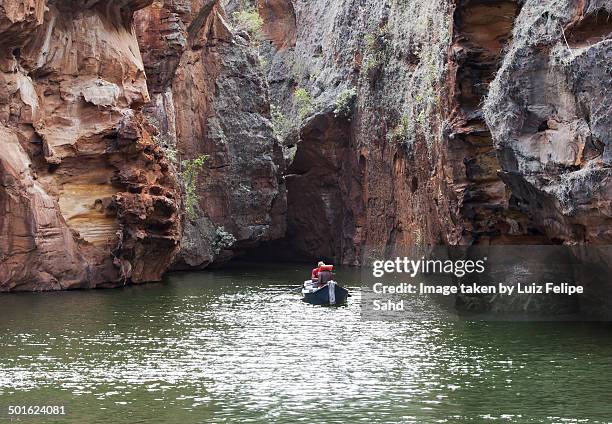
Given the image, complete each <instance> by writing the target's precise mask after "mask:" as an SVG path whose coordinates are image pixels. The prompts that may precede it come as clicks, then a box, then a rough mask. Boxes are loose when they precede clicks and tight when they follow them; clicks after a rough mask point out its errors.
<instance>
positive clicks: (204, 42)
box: [136, 1, 286, 269]
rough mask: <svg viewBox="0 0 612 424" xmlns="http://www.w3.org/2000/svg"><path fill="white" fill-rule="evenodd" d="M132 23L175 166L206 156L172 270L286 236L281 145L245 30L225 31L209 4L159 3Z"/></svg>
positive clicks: (156, 117) (153, 109)
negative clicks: (272, 123)
mask: <svg viewBox="0 0 612 424" xmlns="http://www.w3.org/2000/svg"><path fill="white" fill-rule="evenodd" d="M136 26H137V30H138V34H139V41H140V43H141V45H142V46H146V48H143V49H144V50H146V51H147V53H145V55H144V63H145V68H146V69H147V74H148V75H154V77H153V78H152V79H151V83H150V85H149V87H150V90H151V91H152V94H151V102H150V103H149V104H148V105H147V107H146V113H147V115H148V116H150V117H151V118H152V120H153V122H156V123H159V125H158V126H159V130H160V136H161V138H162V140H163V142H164V143H165V144H166V147H170V148H172V149H174V150H176V152H177V153H176V155H177V161H178V162H179V168H180V163H181V161H183V160H190V159H193V158H196V157H198V156H200V155H207V156H208V158H209V159H208V161H207V163H206V166H205V168H204V170H203V172H202V173H201V175H200V176H199V178H198V189H197V194H198V198H197V207H196V209H195V213H194V214H193V215H192V216H191V217H189V216H188V217H187V219H186V222H185V232H184V235H183V240H182V243H181V244H182V249H181V252H180V253H179V256H178V258H177V260H176V263H175V268H180V269H182V268H203V267H206V266H207V265H209V264H210V263H212V262H215V261H216V262H219V261H223V260H226V259H228V258H231V257H233V256H235V255H236V254H238V253H240V252H242V251H243V250H244V249H247V248H252V247H254V246H257V245H258V243H260V242H262V241H267V240H272V239H276V238H279V237H281V236H283V235H284V232H285V216H284V214H285V210H286V206H285V204H286V195H285V186H284V181H283V178H282V171H283V169H282V166H283V159H282V149H281V146H280V143H279V141H278V139H277V137H276V136H275V134H274V132H273V128H272V125H271V122H270V120H269V118H270V108H269V101H268V88H267V83H266V80H265V78H264V75H263V73H262V69H261V68H260V63H259V58H258V57H257V55H256V53H255V50H254V48H253V47H252V42H251V39H250V36H249V34H248V33H246V32H244V31H242V32H241V31H238V30H237V29H235V28H232V27H231V25H230V24H229V23H228V21H227V17H226V16H225V13H224V11H223V9H222V8H221V6H220V5H219V4H218V3H217V2H216V1H204V2H198V1H182V2H181V1H175V2H168V1H166V2H163V1H158V2H155V3H153V5H152V6H151V7H149V8H147V9H145V10H143V11H141V12H139V13H138V14H137V25H136ZM149 46H151V47H153V48H151V49H149V48H148V47H149ZM179 172H180V169H179Z"/></svg>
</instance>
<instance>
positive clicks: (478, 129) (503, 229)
mask: <svg viewBox="0 0 612 424" xmlns="http://www.w3.org/2000/svg"><path fill="white" fill-rule="evenodd" d="M519 9H520V5H519V3H518V2H516V1H511V0H499V1H482V0H462V1H459V2H458V4H457V7H456V9H455V13H454V41H453V46H452V49H451V53H452V54H451V69H454V76H455V79H454V101H455V108H454V110H453V113H452V117H451V122H452V135H451V142H450V145H449V151H450V155H451V161H452V162H453V163H454V164H455V167H456V168H455V169H456V171H455V172H456V174H455V175H456V182H457V183H458V184H459V185H460V186H462V187H463V195H462V201H461V211H462V216H463V217H464V219H465V220H466V228H465V230H464V240H463V242H467V243H495V242H496V240H502V239H503V240H506V241H507V239H508V237H515V238H517V237H518V238H521V239H523V240H524V236H525V235H526V232H527V231H526V228H527V218H526V217H525V216H522V215H521V214H520V213H519V212H518V211H510V210H509V209H508V206H509V193H508V192H507V190H506V186H505V184H504V182H503V181H502V179H500V177H499V176H498V170H499V169H500V164H499V160H498V157H497V152H496V150H495V146H494V143H493V138H492V135H491V132H490V131H489V129H488V127H487V125H486V123H485V120H484V114H483V111H482V102H483V99H484V98H485V96H486V95H487V93H488V89H489V84H490V83H491V81H492V80H493V79H494V78H495V74H496V72H497V70H498V68H499V64H500V61H501V57H502V55H503V52H504V48H505V46H506V45H507V43H508V42H509V41H510V37H511V31H512V26H513V23H514V19H515V18H516V16H517V15H518V13H519ZM451 78H452V77H451Z"/></svg>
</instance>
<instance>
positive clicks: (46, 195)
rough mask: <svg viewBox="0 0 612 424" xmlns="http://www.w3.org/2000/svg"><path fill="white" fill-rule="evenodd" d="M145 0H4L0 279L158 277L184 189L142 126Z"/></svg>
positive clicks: (18, 284)
mask: <svg viewBox="0 0 612 424" xmlns="http://www.w3.org/2000/svg"><path fill="white" fill-rule="evenodd" d="M146 3H147V2H143V1H108V2H91V1H89V2H85V1H82V2H74V1H70V2H69V1H47V2H45V1H19V2H6V1H5V2H3V3H2V4H0V54H1V58H0V134H1V136H0V143H1V145H2V148H1V149H0V170H1V171H2V174H1V177H2V185H1V186H0V208H1V209H2V213H1V214H0V227H1V228H2V232H1V234H0V290H2V291H6V290H54V289H67V288H82V287H99V286H114V285H119V284H126V283H128V282H134V283H137V282H143V281H155V280H159V279H160V278H161V275H162V273H163V272H164V271H165V270H166V269H167V267H168V266H169V264H170V262H171V261H172V258H173V257H174V254H175V253H176V251H177V249H178V242H179V238H180V233H181V231H180V217H179V205H180V195H179V192H178V187H177V184H176V179H175V178H174V176H173V174H172V172H171V168H170V165H169V163H168V162H167V160H166V159H165V158H164V156H163V154H162V152H161V150H160V149H159V148H158V147H157V146H156V145H155V144H154V143H153V141H152V139H151V137H150V136H149V134H148V132H147V131H146V129H145V128H144V126H143V117H142V114H141V112H140V111H139V110H140V108H141V107H142V105H144V104H145V103H146V102H148V101H149V94H148V91H147V86H146V80H145V74H144V67H143V64H142V59H141V57H140V52H139V48H138V44H137V40H136V36H135V33H134V31H133V29H132V14H133V12H134V11H135V10H136V9H138V8H141V7H144V6H146Z"/></svg>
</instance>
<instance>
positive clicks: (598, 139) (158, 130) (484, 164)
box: [0, 0, 612, 290]
mask: <svg viewBox="0 0 612 424" xmlns="http://www.w3.org/2000/svg"><path fill="white" fill-rule="evenodd" d="M611 12H612V2H610V1H609V0H608V1H605V0H580V1H573V0H560V1H555V2H552V1H536V0H527V1H515V0H454V1H450V0H428V1H424V0H412V1H400V0H383V1H381V0H359V1H346V0H329V1H325V2H323V1H319V0H314V1H313V0H154V1H153V0H150V1H129V0H113V1H107V2H101V1H84V0H82V1H79V2H74V1H70V2H69V1H62V0H55V1H54V0H47V1H44V0H20V1H6V0H5V1H0V34H1V35H2V37H1V38H0V47H1V49H0V56H1V57H0V72H1V73H0V124H1V125H0V143H2V149H0V171H1V172H2V174H1V177H2V184H1V185H0V205H1V208H2V215H1V216H0V226H1V227H2V233H1V234H0V237H1V239H0V248H1V250H0V290H39V289H40V290H45V289H64V288H77V287H97V286H112V285H118V284H124V283H128V282H141V281H151V280H157V279H159V278H160V276H161V274H162V273H163V272H164V271H165V270H167V269H169V268H170V267H173V268H174V269H201V268H205V267H207V266H209V265H211V264H218V263H222V262H224V261H226V260H228V259H230V258H232V257H235V256H237V255H240V254H242V253H244V252H248V251H253V249H255V250H256V251H262V250H263V249H265V251H266V252H267V254H268V255H275V257H280V256H283V255H287V254H289V255H290V257H291V258H292V259H296V258H309V259H310V258H327V259H331V260H334V261H336V262H340V263H345V264H354V265H357V264H360V263H361V260H362V259H361V258H362V255H363V254H364V253H366V252H367V253H379V254H385V253H386V254H389V253H390V252H392V251H393V250H394V249H397V248H401V247H402V246H410V245H430V244H449V245H472V244H480V245H491V244H608V243H609V242H610V240H611V238H612V226H611V224H612V203H611V202H612V179H611V178H610V161H611V159H610V158H611V153H610V136H609V133H610V131H609V130H610V128H611V127H612V122H611V119H612V118H611V113H610V107H611V102H612V101H611V96H612V95H611V94H610V91H609V87H610V86H611V82H612V75H611V73H610V69H612V68H611V66H610V63H611V60H612V59H611V43H612V41H611V35H610V33H611V31H612V20H611V18H610V17H609V16H610V13H611ZM198 159H202V160H204V159H205V162H204V166H203V167H202V168H201V170H200V169H199V168H198V170H197V172H196V173H195V174H190V169H191V168H190V165H192V164H193V163H194V162H193V161H194V160H198ZM187 175H192V176H193V175H195V177H194V178H195V179H194V181H189V180H188V178H187ZM179 246H180V251H179ZM262 246H263V247H262ZM177 253H178V254H177Z"/></svg>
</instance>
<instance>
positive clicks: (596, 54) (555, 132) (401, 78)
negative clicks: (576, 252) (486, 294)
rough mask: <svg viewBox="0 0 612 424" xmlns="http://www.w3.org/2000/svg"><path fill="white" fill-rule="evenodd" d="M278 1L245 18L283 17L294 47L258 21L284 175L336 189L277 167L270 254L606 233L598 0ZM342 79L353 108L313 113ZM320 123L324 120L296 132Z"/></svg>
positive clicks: (605, 95)
mask: <svg viewBox="0 0 612 424" xmlns="http://www.w3.org/2000/svg"><path fill="white" fill-rule="evenodd" d="M277 3H278V4H281V3H284V4H285V6H284V7H279V6H278V5H276V4H277ZM286 3H287V2H276V3H275V5H276V6H275V8H274V13H261V15H262V17H263V18H264V22H265V25H264V29H265V28H271V27H274V23H275V22H278V23H279V25H278V27H279V28H280V27H284V26H286V25H285V24H284V22H288V21H289V20H290V17H291V16H296V37H295V40H296V41H295V47H294V48H291V49H287V48H285V47H283V44H282V43H279V42H278V41H277V39H278V36H275V35H274V34H273V33H270V32H269V31H264V32H265V33H266V36H267V37H268V39H269V44H268V46H267V48H266V49H264V52H265V54H266V59H267V61H268V63H269V67H268V70H269V73H268V79H269V83H270V88H271V94H272V102H273V103H274V104H275V105H277V106H278V107H279V108H280V110H282V111H283V113H284V114H285V116H286V117H288V120H289V121H293V122H295V121H297V122H298V123H299V124H297V125H294V127H297V128H299V130H298V131H293V132H289V135H288V136H287V137H286V139H285V146H286V151H287V152H288V154H287V156H288V158H289V165H288V170H290V171H291V169H292V167H294V165H292V164H291V160H293V157H295V158H299V168H300V169H310V170H312V169H316V170H317V171H316V174H317V175H323V174H325V173H326V172H327V173H330V174H334V175H335V176H336V177H337V178H338V181H337V183H336V187H338V188H339V189H338V190H336V192H335V193H334V195H333V196H330V195H329V193H328V191H329V190H328V189H327V188H326V185H325V184H322V183H321V181H324V180H325V179H321V178H314V179H310V180H309V179H307V178H295V177H294V176H293V175H292V174H290V175H288V179H287V186H288V192H289V204H288V206H289V207H288V217H289V219H288V231H287V235H288V238H287V240H285V242H284V243H282V244H280V246H283V249H284V248H285V246H287V245H293V246H297V247H299V250H305V249H303V246H309V247H310V251H309V253H308V255H307V256H310V257H330V258H331V259H334V260H336V261H341V262H344V263H359V261H360V257H361V255H362V254H363V253H364V252H365V251H372V250H374V251H378V252H380V253H385V252H386V253H389V252H391V251H393V249H394V248H395V247H398V248H399V247H401V246H405V245H414V244H551V243H553V244H554V243H563V242H566V243H577V242H578V243H581V242H586V243H607V242H608V240H609V232H610V228H612V227H611V226H610V216H611V214H610V199H611V194H612V193H611V192H610V168H609V163H608V162H609V161H607V159H606V158H607V157H608V156H609V154H608V153H609V152H608V150H609V149H608V148H607V147H606V146H607V145H608V139H609V136H608V134H607V133H608V132H609V130H608V129H609V128H610V116H611V114H610V112H609V110H610V99H609V90H607V88H606V87H607V86H609V85H610V66H609V63H610V52H609V49H610V47H609V46H610V21H609V17H608V15H609V7H610V6H609V2H605V1H591V2H570V1H567V2H562V3H563V4H562V5H560V6H559V7H558V5H557V3H555V4H554V5H553V4H552V3H550V2H536V1H533V2H530V1H527V2H519V1H514V0H497V1H481V0H461V1H456V2H451V3H449V2H445V1H439V2H438V1H433V2H431V1H429V2H425V1H413V2H399V1H393V0H388V1H380V2H378V1H377V2H369V1H365V2H360V3H359V4H355V3H346V2H341V1H332V2H327V3H326V4H325V6H323V4H322V3H321V2H316V1H315V2H310V1H309V2H306V1H300V0H294V1H292V2H291V7H288V6H287V5H286ZM257 4H258V7H259V10H260V11H266V10H268V9H269V8H270V2H267V1H263V0H261V1H258V2H257ZM515 37H516V39H515ZM500 65H501V70H500ZM498 71H499V72H498ZM493 81H494V82H493ZM490 84H492V86H491V87H492V88H491V90H490V89H489V88H490ZM351 89H353V90H355V92H356V97H357V100H356V105H355V108H354V110H352V111H351V112H350V113H349V114H348V116H346V115H344V116H338V114H334V117H332V119H328V118H325V116H328V115H326V114H328V113H329V110H330V108H332V109H333V108H334V107H336V108H337V107H338V103H339V102H340V103H341V101H342V100H341V99H342V98H343V94H345V93H346V92H347V91H348V90H351ZM304 90H305V91H306V92H307V93H308V95H309V96H310V103H311V105H310V110H308V111H307V113H304V110H301V109H303V108H302V106H303V104H304V101H303V100H300V98H298V97H303V92H304ZM298 92H299V94H300V96H296V93H298ZM485 99H486V100H487V104H486V114H487V119H485V109H484V108H483V104H484V103H485ZM300 104H302V106H300ZM300 115H305V116H300ZM340 115H342V114H340ZM324 119H327V122H328V124H327V125H328V127H329V126H331V127H333V128H335V130H329V129H326V130H324V131H323V130H320V131H316V132H313V131H311V122H316V121H317V120H324ZM347 120H349V122H348V123H347ZM604 128H606V129H607V130H604ZM606 131H607V132H606ZM326 134H335V136H334V137H327V136H326ZM335 146H343V149H344V151H345V152H346V153H344V154H342V155H340V156H338V155H334V154H327V153H326V152H329V151H331V150H334V149H335V148H336V147H335ZM313 150H316V151H318V152H320V153H322V154H323V155H325V157H326V159H328V160H327V161H326V160H321V159H320V156H317V155H313V154H311V152H312V151H313ZM304 157H310V158H311V159H312V161H311V162H309V163H307V164H305V162H304ZM296 160H297V159H296ZM330 160H331V161H332V162H333V164H330V163H329V161H330ZM308 181H310V182H309V183H308ZM302 193H308V194H302ZM311 204H315V205H323V206H324V207H322V209H321V210H335V211H336V214H335V215H333V214H332V216H330V218H325V217H324V216H321V214H316V213H315V214H312V215H310V216H309V215H308V214H306V213H305V212H304V211H305V210H307V208H306V205H311ZM341 217H342V218H341ZM322 222H324V223H325V224H322ZM329 228H332V229H333V230H332V231H331V232H330V230H329ZM313 240H318V245H317V244H315V243H314V242H313ZM338 240H342V242H341V243H339V242H338ZM338 245H341V247H340V248H338V247H337V246H338ZM330 252H331V253H330Z"/></svg>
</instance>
